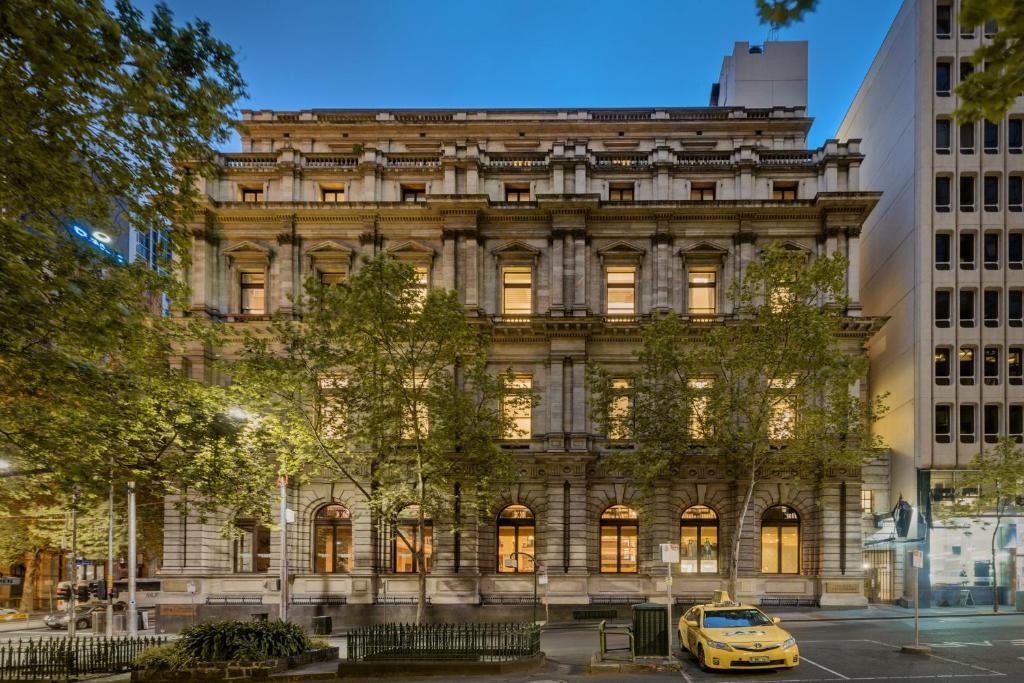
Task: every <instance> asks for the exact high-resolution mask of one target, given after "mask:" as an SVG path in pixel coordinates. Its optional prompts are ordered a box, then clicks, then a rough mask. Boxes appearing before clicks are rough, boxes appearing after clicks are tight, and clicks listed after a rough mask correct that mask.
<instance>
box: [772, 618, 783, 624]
mask: <svg viewBox="0 0 1024 683" xmlns="http://www.w3.org/2000/svg"><path fill="white" fill-rule="evenodd" d="M781 621H782V619H781V618H779V617H772V623H773V624H778V623H780V622H781Z"/></svg>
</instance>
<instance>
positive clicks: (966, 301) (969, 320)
mask: <svg viewBox="0 0 1024 683" xmlns="http://www.w3.org/2000/svg"><path fill="white" fill-rule="evenodd" d="M960 327H974V290H973V289H961V290H960Z"/></svg>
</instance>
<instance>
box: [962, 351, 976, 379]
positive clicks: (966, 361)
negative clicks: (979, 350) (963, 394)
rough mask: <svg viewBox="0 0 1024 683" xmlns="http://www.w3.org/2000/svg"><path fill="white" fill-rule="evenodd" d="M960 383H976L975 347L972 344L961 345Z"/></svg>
mask: <svg viewBox="0 0 1024 683" xmlns="http://www.w3.org/2000/svg"><path fill="white" fill-rule="evenodd" d="M959 358H960V384H963V385H965V386H970V385H972V384H974V349H973V348H972V347H970V346H961V347H960V356H959Z"/></svg>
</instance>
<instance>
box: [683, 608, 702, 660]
mask: <svg viewBox="0 0 1024 683" xmlns="http://www.w3.org/2000/svg"><path fill="white" fill-rule="evenodd" d="M700 613H701V609H700V607H691V608H690V610H689V611H688V612H687V613H686V614H684V615H683V623H685V624H686V633H684V634H683V638H684V639H685V641H686V645H685V647H686V649H687V650H689V651H690V652H692V653H694V654H696V652H697V642H698V639H697V630H698V629H699V628H700ZM691 622H693V623H695V624H697V625H696V626H693V625H691Z"/></svg>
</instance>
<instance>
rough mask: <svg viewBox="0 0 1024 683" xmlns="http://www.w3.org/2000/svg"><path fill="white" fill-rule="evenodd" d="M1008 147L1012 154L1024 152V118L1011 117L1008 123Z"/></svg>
mask: <svg viewBox="0 0 1024 683" xmlns="http://www.w3.org/2000/svg"><path fill="white" fill-rule="evenodd" d="M1006 149H1007V150H1008V151H1009V152H1010V154H1020V153H1021V152H1024V119H1021V118H1020V117H1019V116H1014V117H1011V118H1010V120H1009V121H1007V124H1006Z"/></svg>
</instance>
